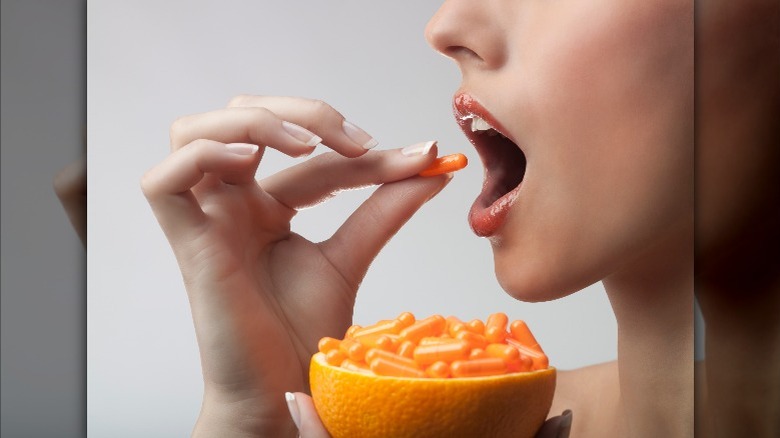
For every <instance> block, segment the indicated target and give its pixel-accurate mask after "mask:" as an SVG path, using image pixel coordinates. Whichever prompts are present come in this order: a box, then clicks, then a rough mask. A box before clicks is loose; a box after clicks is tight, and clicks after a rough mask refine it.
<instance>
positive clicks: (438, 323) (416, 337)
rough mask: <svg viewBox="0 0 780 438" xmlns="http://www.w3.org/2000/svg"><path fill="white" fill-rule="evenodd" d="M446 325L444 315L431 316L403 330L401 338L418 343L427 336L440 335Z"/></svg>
mask: <svg viewBox="0 0 780 438" xmlns="http://www.w3.org/2000/svg"><path fill="white" fill-rule="evenodd" d="M444 325H445V321H444V317H443V316H441V315H433V316H429V317H428V318H425V319H422V320H419V321H417V322H415V323H414V324H412V325H410V326H409V327H406V328H405V329H403V330H401V333H400V335H401V340H403V341H412V342H414V343H417V342H419V341H420V339H422V338H424V337H426V336H440V335H441V332H442V330H444Z"/></svg>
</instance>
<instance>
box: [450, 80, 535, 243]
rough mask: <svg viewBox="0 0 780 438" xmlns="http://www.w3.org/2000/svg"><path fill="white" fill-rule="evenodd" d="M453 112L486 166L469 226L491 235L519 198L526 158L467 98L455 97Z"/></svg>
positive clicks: (502, 129) (482, 109)
mask: <svg viewBox="0 0 780 438" xmlns="http://www.w3.org/2000/svg"><path fill="white" fill-rule="evenodd" d="M453 112H454V115H455V120H456V121H457V122H458V125H460V127H461V129H462V130H463V132H464V133H465V134H466V137H467V138H468V139H469V141H470V142H471V143H472V144H473V145H474V147H475V148H476V150H477V153H478V154H479V157H480V159H481V160H482V164H483V165H484V167H485V177H484V181H483V183H482V192H481V193H480V194H479V196H477V199H476V200H475V201H474V204H473V205H472V206H471V211H470V212H469V225H471V229H472V230H474V233H475V234H476V235H478V236H482V237H489V236H493V235H495V234H496V233H497V232H498V230H499V229H500V228H501V226H502V225H503V224H504V222H505V221H506V217H507V214H508V213H509V210H510V209H511V207H512V204H513V203H514V202H515V200H516V199H517V197H518V195H519V192H520V188H521V185H522V181H523V177H524V176H525V171H526V165H527V162H526V157H525V154H523V152H522V151H521V149H520V147H519V146H518V145H517V144H516V143H515V141H513V140H512V138H511V137H510V136H509V135H507V131H506V129H504V128H503V127H502V126H501V124H500V122H498V120H496V119H495V117H493V115H492V114H490V112H489V111H488V110H487V109H485V108H484V107H483V106H482V105H481V104H480V103H479V102H478V101H477V100H476V99H474V98H473V97H471V96H470V95H468V94H465V93H464V94H458V95H456V96H455V99H454V101H453Z"/></svg>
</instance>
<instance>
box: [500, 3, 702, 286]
mask: <svg viewBox="0 0 780 438" xmlns="http://www.w3.org/2000/svg"><path fill="white" fill-rule="evenodd" d="M601 18H602V19H601V20H596V19H594V20H592V21H591V22H590V23H595V25H587V26H580V27H579V28H577V27H576V26H575V24H576V23H571V25H572V26H575V28H574V29H573V30H571V31H570V32H569V35H570V36H567V37H565V38H564V36H562V35H566V33H565V32H561V33H555V34H551V35H550V36H549V37H548V38H540V44H541V45H542V47H543V49H544V50H541V49H540V51H542V52H545V53H560V54H561V56H547V57H544V58H531V57H529V58H528V59H527V60H526V61H527V62H526V63H525V69H526V70H525V71H526V73H527V76H528V78H529V82H528V84H527V86H526V87H525V88H524V92H525V96H524V97H525V98H526V99H527V102H526V103H525V105H526V106H527V107H532V108H531V109H530V111H531V112H532V114H533V115H532V117H529V118H528V120H531V121H532V123H529V125H530V126H529V128H528V131H527V132H529V135H528V152H527V155H528V162H529V164H528V169H527V173H526V180H525V181H524V188H523V192H522V194H521V197H520V198H519V199H518V202H517V203H516V204H515V206H514V208H513V209H512V211H511V213H510V215H509V218H508V221H507V224H506V226H505V232H504V233H503V236H502V239H501V240H497V241H496V242H495V243H494V255H495V261H496V273H497V276H498V278H499V281H500V282H501V284H502V286H503V287H504V288H505V290H507V291H508V292H509V293H510V294H511V295H513V296H515V297H517V298H519V299H522V300H527V301H539V300H547V299H554V298H558V297H560V296H563V295H566V294H568V293H571V292H574V291H576V290H579V289H581V288H583V287H585V286H587V285H589V284H592V283H593V282H596V281H598V280H600V279H602V278H604V277H605V276H607V275H609V274H610V273H612V272H614V271H615V270H617V269H618V268H619V267H620V266H621V265H622V263H624V262H625V261H626V260H627V259H630V258H632V257H636V256H637V254H639V253H640V252H641V251H642V250H643V249H644V248H646V247H647V246H649V245H650V244H652V242H653V241H655V240H657V239H659V238H661V237H663V235H664V233H665V232H666V231H667V230H668V229H669V227H670V226H671V225H672V224H674V223H676V222H678V221H680V220H692V212H693V199H692V196H693V179H692V178H693V147H692V115H693V113H692V100H693V99H692V46H691V47H690V48H689V47H687V46H686V45H687V43H686V42H685V41H683V43H684V44H683V43H680V42H678V43H677V44H678V45H681V44H682V45H683V46H682V47H677V46H672V48H671V49H670V48H669V45H668V44H666V42H665V41H662V40H661V39H654V38H653V37H652V36H648V34H647V33H644V32H646V29H644V28H643V26H639V25H637V24H636V23H634V22H627V21H619V20H613V21H610V22H609V23H604V20H606V19H607V18H608V17H601ZM599 24H601V26H599ZM644 25H645V27H646V23H644ZM689 58H690V61H691V62H688V61H689ZM661 59H664V61H663V62H661V61H660V60H661ZM669 65H675V66H676V67H673V68H670V67H669ZM529 102H530V103H529Z"/></svg>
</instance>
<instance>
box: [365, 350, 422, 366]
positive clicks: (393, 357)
mask: <svg viewBox="0 0 780 438" xmlns="http://www.w3.org/2000/svg"><path fill="white" fill-rule="evenodd" d="M380 357H381V358H383V359H385V360H388V361H391V362H396V363H398V364H401V365H404V366H408V367H412V368H415V369H419V368H420V366H419V365H418V364H417V362H415V361H414V360H412V359H410V358H408V357H403V356H399V355H397V354H394V353H390V352H388V351H384V350H380V349H378V348H372V349H370V350H368V352H367V353H366V363H371V362H373V361H374V360H376V359H377V358H380Z"/></svg>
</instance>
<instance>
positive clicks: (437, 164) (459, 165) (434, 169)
mask: <svg viewBox="0 0 780 438" xmlns="http://www.w3.org/2000/svg"><path fill="white" fill-rule="evenodd" d="M467 164H469V160H468V158H466V156H465V155H463V154H452V155H445V156H443V157H439V158H437V159H435V160H433V163H431V165H430V166H428V167H426V168H425V169H424V170H423V171H422V172H420V174H419V175H420V176H435V175H441V174H443V173H450V172H455V171H456V170H460V169H463V168H464V167H466V165H467Z"/></svg>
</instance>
